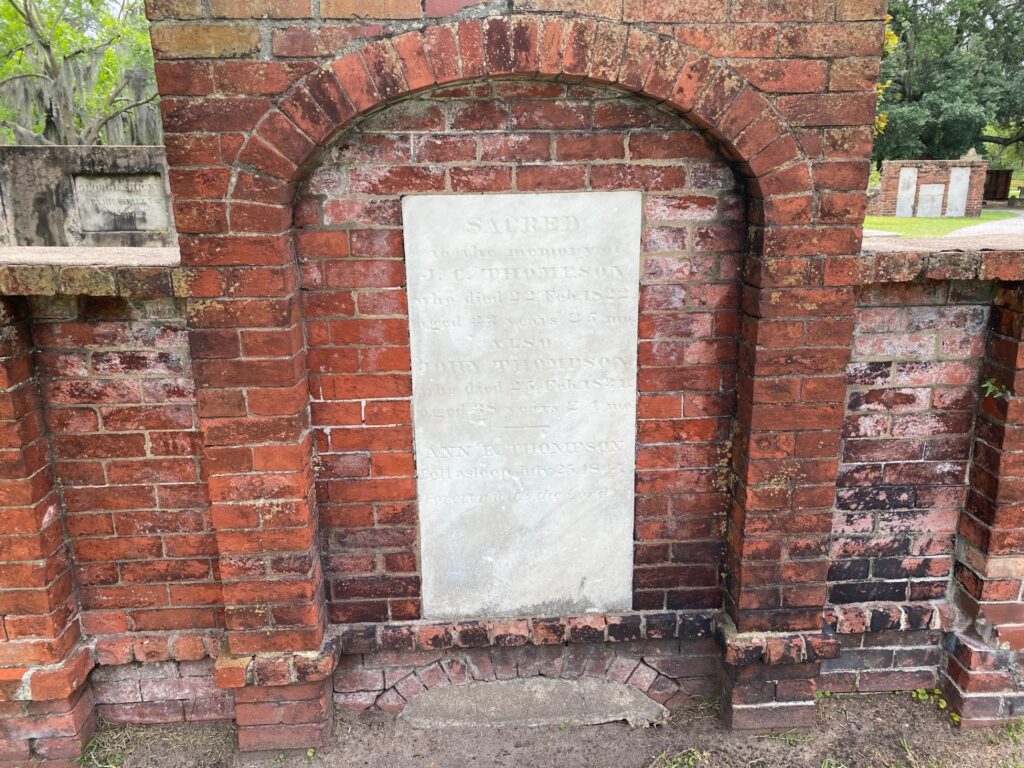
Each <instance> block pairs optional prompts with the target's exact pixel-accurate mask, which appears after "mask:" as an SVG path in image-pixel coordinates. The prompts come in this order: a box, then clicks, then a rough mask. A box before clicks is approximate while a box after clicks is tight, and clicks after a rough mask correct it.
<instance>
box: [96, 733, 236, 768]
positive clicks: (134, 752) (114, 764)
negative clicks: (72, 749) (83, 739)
mask: <svg viewBox="0 0 1024 768" xmlns="http://www.w3.org/2000/svg"><path fill="white" fill-rule="evenodd" d="M154 747H156V748H157V749H159V750H161V751H163V752H165V753H171V754H188V755H190V759H191V762H190V764H191V765H214V764H221V763H223V764H224V765H227V762H228V760H229V759H230V757H231V754H232V752H233V751H234V748H235V732H234V729H233V728H229V727H225V726H224V725H222V724H219V723H218V724H210V725H205V724H204V725H200V724H187V725H120V726H113V727H110V726H107V727H103V724H101V727H100V729H99V730H98V731H97V732H96V735H95V736H93V738H92V740H91V741H90V742H89V743H88V744H87V745H86V747H85V749H84V750H83V751H82V756H81V757H80V758H79V760H78V764H79V765H80V766H81V767H82V768H142V767H143V766H147V765H153V764H154V763H153V758H152V755H148V754H147V752H149V751H150V750H151V749H153V748H154Z"/></svg>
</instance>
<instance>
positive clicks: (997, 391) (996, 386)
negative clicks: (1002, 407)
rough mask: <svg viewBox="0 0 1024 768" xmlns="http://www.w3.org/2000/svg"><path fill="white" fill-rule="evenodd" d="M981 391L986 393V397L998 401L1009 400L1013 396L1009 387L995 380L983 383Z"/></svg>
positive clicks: (990, 379) (986, 380) (987, 380)
mask: <svg viewBox="0 0 1024 768" xmlns="http://www.w3.org/2000/svg"><path fill="white" fill-rule="evenodd" d="M981 391H982V392H984V393H985V397H992V398H995V399H996V400H1009V399H1010V396H1011V394H1012V393H1011V392H1010V389H1009V387H1007V386H1006V385H1004V384H1001V383H1000V382H998V381H996V380H995V379H994V378H988V379H985V380H984V381H983V382H981Z"/></svg>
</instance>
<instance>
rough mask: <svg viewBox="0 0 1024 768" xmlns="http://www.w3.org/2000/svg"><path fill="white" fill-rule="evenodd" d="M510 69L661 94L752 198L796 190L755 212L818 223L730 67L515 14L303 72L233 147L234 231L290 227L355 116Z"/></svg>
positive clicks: (799, 178) (618, 34)
mask: <svg viewBox="0 0 1024 768" xmlns="http://www.w3.org/2000/svg"><path fill="white" fill-rule="evenodd" d="M511 77H532V78H564V79H572V80H575V81H580V82H584V83H587V84H592V85H601V86H611V87H615V88H619V89H622V90H625V91H627V92H631V93H634V94H636V95H637V96H639V97H642V98H646V99H650V100H653V101H656V102H659V103H661V104H664V105H665V106H667V107H669V108H671V109H672V110H674V111H675V112H677V113H678V114H679V115H680V117H682V118H684V119H685V120H687V121H689V122H690V123H692V124H693V125H695V126H696V127H697V128H699V129H701V130H703V131H704V132H705V133H706V134H707V135H708V136H709V137H710V138H712V139H713V140H714V141H715V142H716V143H717V144H718V145H719V150H720V151H721V152H722V154H723V155H724V156H725V157H726V158H727V159H729V160H730V161H731V162H732V163H733V164H734V166H735V168H736V170H737V172H738V173H739V175H740V176H741V177H743V178H744V179H745V180H746V182H747V191H748V193H749V194H750V195H751V197H753V198H754V199H755V200H763V199H764V198H766V197H768V196H771V195H777V194H784V195H787V196H792V197H794V198H796V199H795V200H793V202H792V204H790V205H786V206H774V207H771V208H770V209H766V210H764V211H762V212H759V213H758V214H757V215H756V216H755V219H756V220H757V223H759V224H761V225H765V226H768V225H772V224H786V225H791V224H807V223H811V218H812V216H813V214H812V211H813V206H812V205H811V204H810V198H809V195H810V193H811V191H812V176H811V172H810V165H809V163H808V161H807V158H806V157H805V156H804V154H803V151H802V150H801V148H800V145H799V143H798V142H797V141H796V139H795V138H794V137H793V136H792V135H791V132H790V129H789V127H788V125H787V124H786V123H785V121H784V120H783V118H782V117H781V116H780V115H779V114H778V112H777V111H776V110H775V108H774V107H773V106H772V105H771V104H770V103H769V101H768V100H767V99H766V98H765V97H764V95H763V94H762V93H761V92H760V91H759V90H758V89H756V88H755V87H753V86H752V85H751V84H750V83H749V82H748V81H747V80H746V78H745V77H743V76H742V75H741V74H739V73H738V72H737V71H736V70H735V69H733V68H732V67H730V66H728V65H726V64H723V63H722V62H719V61H717V60H716V59H714V58H712V57H710V56H708V55H707V54H705V53H702V52H700V51H696V50H694V49H692V48H688V47H686V46H683V45H681V44H679V43H677V42H676V41H675V40H673V39H671V38H668V37H664V36H660V35H657V34H654V33H651V32H647V31H642V30H638V29H635V28H630V27H629V26H627V25H624V24H619V23H612V22H597V21H593V20H590V19H581V18H574V19H563V18H561V17H559V16H513V17H492V18H487V19H482V20H480V19H477V20H468V21H462V22H459V23H457V24H449V25H439V26H432V27H427V28H426V29H424V30H422V31H413V32H406V33H404V34H401V35H398V36H396V37H391V38H385V39H382V40H378V41H375V42H373V43H370V44H368V45H366V46H365V47H363V48H361V49H359V50H357V51H354V52H352V53H349V54H347V55H345V56H343V57H341V58H339V59H336V60H335V61H334V62H333V63H331V64H330V65H329V66H327V67H324V68H321V69H318V70H316V71H314V72H311V73H309V74H307V75H305V76H304V77H302V78H301V79H300V80H299V81H298V82H297V83H296V84H295V85H294V86H293V87H292V88H291V90H290V91H289V92H288V93H287V95H286V96H285V97H284V98H283V99H282V100H281V101H280V102H279V103H278V104H277V105H276V106H274V107H272V108H271V109H269V110H268V111H267V112H266V114H265V115H264V116H263V117H262V119H261V120H260V121H259V123H258V124H257V125H256V128H255V130H254V131H253V132H252V134H251V135H250V136H249V137H248V138H247V139H246V141H245V144H244V146H243V147H242V149H241V151H240V152H239V153H238V156H237V158H236V160H235V163H234V167H235V180H234V183H233V185H232V187H231V189H230V191H229V193H228V196H227V202H228V206H229V210H228V212H227V213H228V215H229V217H230V231H232V232H236V233H250V232H251V233H256V232H259V233H264V232H280V231H282V230H283V229H285V228H287V225H288V224H289V223H290V210H291V204H292V200H293V199H294V195H295V190H296V187H297V185H298V183H299V182H300V181H301V180H302V178H303V177H304V175H305V174H306V172H307V170H308V169H309V168H310V167H311V166H313V165H314V164H315V163H316V161H317V158H318V157H319V155H320V153H321V151H322V150H323V149H324V148H325V147H327V146H328V145H330V143H331V141H332V139H333V138H334V137H336V136H337V135H338V134H340V133H341V132H343V131H344V130H345V129H346V128H347V127H348V126H349V125H351V124H352V123H353V121H354V120H356V119H358V118H360V117H363V116H365V115H366V114H368V113H370V112H374V111H376V110H379V109H381V108H383V107H386V106H388V105H389V104H392V103H394V102H396V101H399V100H401V99H402V98H404V97H406V96H409V95H412V94H415V93H418V92H421V91H424V90H427V89H430V88H434V87H437V86H441V85H450V84H455V83H459V82H462V81H472V80H479V79H485V78H511Z"/></svg>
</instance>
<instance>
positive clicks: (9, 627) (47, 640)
mask: <svg viewBox="0 0 1024 768" xmlns="http://www.w3.org/2000/svg"><path fill="white" fill-rule="evenodd" d="M0 614H2V623H0V763H3V764H5V765H6V764H8V763H12V764H17V763H18V762H19V761H24V762H26V763H27V762H31V761H39V760H43V761H48V762H47V764H48V765H58V764H67V765H71V764H73V761H74V758H76V757H77V756H78V755H79V753H80V752H81V748H82V747H83V746H84V744H85V742H86V741H88V739H89V738H91V736H92V732H93V730H94V729H95V716H94V713H93V704H92V695H91V692H90V691H89V689H88V686H87V680H88V676H89V671H90V670H91V669H92V667H93V665H94V663H95V661H94V658H93V653H92V649H91V648H90V647H89V646H88V645H87V644H86V643H85V642H84V641H83V639H82V636H81V628H80V625H79V622H78V615H79V604H78V595H77V593H76V591H75V586H74V578H73V574H72V570H71V557H70V553H69V551H68V546H67V541H66V538H65V532H64V521H63V516H62V514H61V504H60V499H59V497H58V494H57V490H56V487H55V482H54V473H53V469H52V466H51V462H50V451H49V445H48V442H47V437H46V434H45V427H44V422H43V416H42V405H41V402H40V397H39V392H38V388H37V383H36V381H35V378H34V366H33V360H32V342H31V338H30V329H29V313H28V308H27V305H26V302H24V301H23V300H19V299H13V298H0Z"/></svg>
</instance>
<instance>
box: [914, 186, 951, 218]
mask: <svg viewBox="0 0 1024 768" xmlns="http://www.w3.org/2000/svg"><path fill="white" fill-rule="evenodd" d="M945 195H946V185H945V184H922V185H921V189H920V190H919V191H918V194H917V217H918V218H919V219H937V218H940V217H941V216H942V198H943V197H945Z"/></svg>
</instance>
